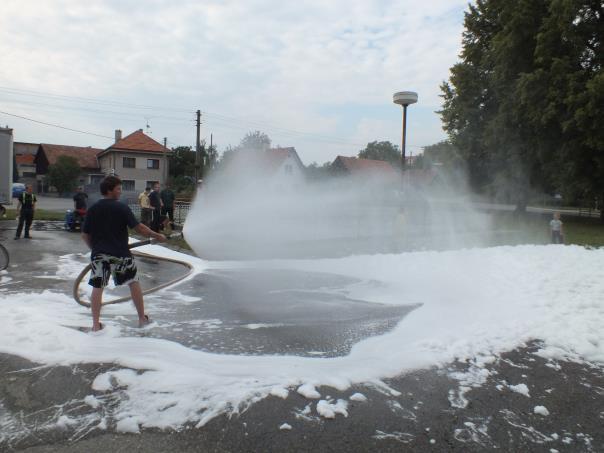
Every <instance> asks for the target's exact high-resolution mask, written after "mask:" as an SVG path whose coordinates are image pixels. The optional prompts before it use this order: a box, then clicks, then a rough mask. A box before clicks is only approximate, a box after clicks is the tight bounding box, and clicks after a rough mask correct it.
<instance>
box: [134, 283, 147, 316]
mask: <svg viewBox="0 0 604 453" xmlns="http://www.w3.org/2000/svg"><path fill="white" fill-rule="evenodd" d="M130 295H131V296H132V302H134V307H135V308H136V314H137V315H138V326H139V327H143V326H144V325H145V324H148V323H149V321H148V319H147V318H146V317H145V301H144V299H143V290H142V289H141V285H140V283H139V282H132V283H130Z"/></svg>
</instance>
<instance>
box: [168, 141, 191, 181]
mask: <svg viewBox="0 0 604 453" xmlns="http://www.w3.org/2000/svg"><path fill="white" fill-rule="evenodd" d="M168 160H169V162H170V165H169V168H170V176H171V177H173V178H176V177H179V176H195V152H194V151H193V150H192V148H191V147H190V146H177V147H176V148H172V153H171V154H170V156H168Z"/></svg>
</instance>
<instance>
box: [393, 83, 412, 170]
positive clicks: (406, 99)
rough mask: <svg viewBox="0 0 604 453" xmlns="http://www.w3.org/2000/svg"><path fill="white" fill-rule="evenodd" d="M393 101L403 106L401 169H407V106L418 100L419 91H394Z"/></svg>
mask: <svg viewBox="0 0 604 453" xmlns="http://www.w3.org/2000/svg"><path fill="white" fill-rule="evenodd" d="M392 102H394V103H395V104H398V105H402V106H403V141H402V146H401V169H402V170H404V169H405V144H406V143H405V141H406V136H407V106H409V105H410V104H415V103H416V102H417V93H416V92H414V91H399V92H398V93H394V96H393V97H392Z"/></svg>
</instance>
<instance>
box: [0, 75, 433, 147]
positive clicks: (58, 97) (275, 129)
mask: <svg viewBox="0 0 604 453" xmlns="http://www.w3.org/2000/svg"><path fill="white" fill-rule="evenodd" d="M0 92H5V93H6V94H9V95H17V96H19V95H23V96H30V97H38V98H47V99H51V100H55V101H64V102H79V103H91V104H97V105H105V106H115V107H121V108H133V109H144V110H170V111H174V112H186V113H189V114H193V113H194V112H193V110H192V109H191V110H189V109H183V108H176V107H165V106H153V105H145V104H134V103H127V102H122V101H113V100H99V99H93V98H86V97H78V96H68V95H62V94H53V93H45V92H42V91H35V90H24V89H19V88H11V87H4V86H0ZM16 102H21V103H23V104H27V103H28V102H27V101H19V100H16ZM29 104H32V105H35V104H36V103H35V102H32V101H29ZM37 104H38V105H47V106H51V107H56V108H59V109H60V108H65V109H68V110H81V111H88V112H91V113H92V112H94V113H110V114H116V115H132V117H135V116H138V115H140V114H138V113H134V112H132V113H131V112H124V113H122V112H114V111H109V110H94V109H84V108H81V107H72V106H59V105H56V104H50V105H49V104H43V103H37ZM202 113H203V115H204V116H205V117H206V118H208V119H209V120H212V122H214V121H218V122H221V123H223V124H222V125H216V126H217V127H221V126H222V127H229V128H232V129H248V128H249V127H250V126H252V127H260V128H268V129H267V132H270V133H271V134H275V135H281V136H285V137H290V138H300V139H304V138H306V139H307V140H313V141H318V142H323V143H328V144H332V145H340V146H361V147H363V146H366V144H362V143H356V142H352V141H349V140H346V139H344V138H341V137H335V136H329V135H322V134H316V133H313V132H305V131H299V130H295V129H289V128H284V127H280V126H276V125H273V124H270V123H265V122H262V121H257V120H253V119H248V118H239V117H234V116H228V115H222V114H219V113H214V112H209V111H202ZM191 116H192V115H191ZM145 117H149V115H145ZM151 117H152V118H160V119H167V120H174V121H183V122H185V121H186V122H191V123H194V122H195V120H193V119H185V118H183V117H170V116H165V115H152V116H151ZM64 129H69V128H64ZM407 146H408V147H412V148H423V147H424V146H422V145H412V144H407Z"/></svg>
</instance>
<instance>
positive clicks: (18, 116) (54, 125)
mask: <svg viewBox="0 0 604 453" xmlns="http://www.w3.org/2000/svg"><path fill="white" fill-rule="evenodd" d="M0 113H2V114H4V115H8V116H14V117H15V118H21V119H22V120H27V121H32V122H34V123H38V124H43V125H45V126H52V127H58V128H59V129H65V130H67V131H72V132H79V133H80V134H87V135H94V136H96V137H102V138H109V139H112V140H113V138H114V137H109V136H107V135H101V134H95V133H94V132H87V131H81V130H79V129H72V128H70V127H65V126H60V125H58V124H52V123H46V122H44V121H39V120H34V119H33V118H27V117H26V116H21V115H15V114H14V113H8V112H3V111H1V110H0Z"/></svg>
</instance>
